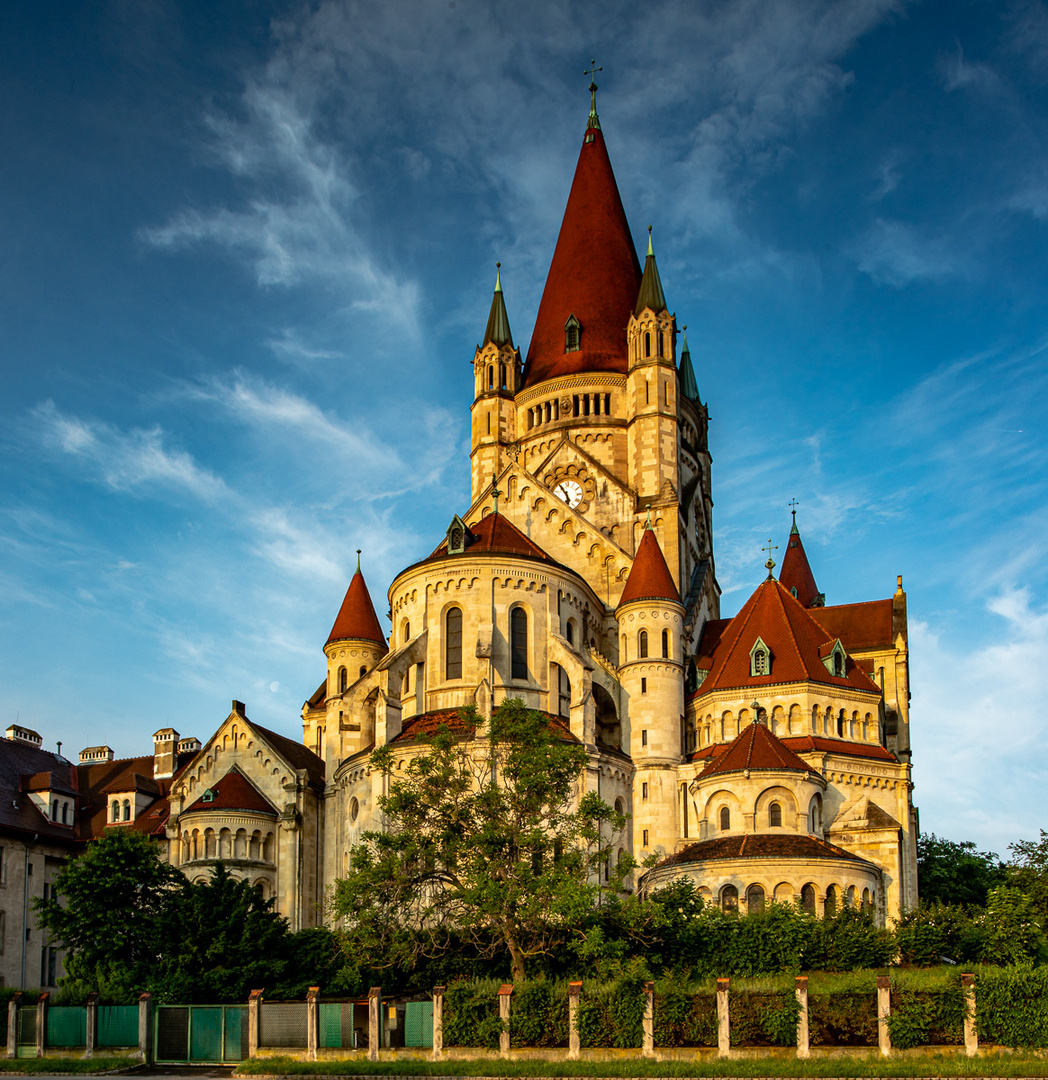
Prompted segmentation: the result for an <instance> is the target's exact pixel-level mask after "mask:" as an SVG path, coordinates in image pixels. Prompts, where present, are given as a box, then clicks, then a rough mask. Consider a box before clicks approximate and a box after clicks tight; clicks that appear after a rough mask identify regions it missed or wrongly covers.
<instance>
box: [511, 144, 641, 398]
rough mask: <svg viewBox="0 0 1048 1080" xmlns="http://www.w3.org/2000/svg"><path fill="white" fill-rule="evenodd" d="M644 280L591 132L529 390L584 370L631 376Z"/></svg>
mask: <svg viewBox="0 0 1048 1080" xmlns="http://www.w3.org/2000/svg"><path fill="white" fill-rule="evenodd" d="M640 281H641V270H640V262H639V261H638V259H637V251H636V249H635V248H634V246H633V238H632V237H631V236H630V230H629V224H628V223H627V221H626V212H625V211H624V210H623V208H622V199H621V198H620V197H619V189H618V186H617V185H616V183H615V174H614V173H613V172H612V169H611V161H610V159H609V158H608V151H607V148H606V147H605V145H604V135H603V133H602V132H601V131H600V130H599V129H597V128H590V129H588V130H587V131H586V140H585V141H584V142H583V144H582V149H581V151H580V152H579V162H578V165H577V166H576V169H575V178H574V180H572V182H571V193H570V194H569V195H568V205H567V207H566V209H565V210H564V220H563V221H562V222H561V226H560V235H559V236H558V237H557V246H556V249H555V250H554V252H553V261H552V262H551V264H550V268H549V273H548V274H547V275H546V287H545V289H544V290H543V293H542V300H541V301H540V303H539V310H538V314H537V315H536V317H535V331H534V333H533V334H532V338H531V345H530V347H529V349H528V356H527V360H526V362H525V364H524V383H523V385H524V386H534V385H535V384H536V383H540V382H544V381H545V380H546V379H553V378H556V377H557V376H559V375H574V374H577V373H579V372H583V371H617V372H622V373H623V374H625V372H626V367H627V356H626V326H627V324H628V323H629V320H630V316H631V315H632V313H633V307H634V304H635V303H636V302H637V295H638V293H639V290H640ZM571 315H574V316H575V318H576V319H578V321H579V323H580V325H581V332H580V334H579V349H578V350H577V351H576V352H565V351H564V343H565V341H564V326H565V323H566V322H567V321H568V318H569V316H571Z"/></svg>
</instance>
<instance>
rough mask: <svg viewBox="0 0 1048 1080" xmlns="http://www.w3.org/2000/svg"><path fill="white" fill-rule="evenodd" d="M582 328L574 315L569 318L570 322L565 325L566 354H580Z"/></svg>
mask: <svg viewBox="0 0 1048 1080" xmlns="http://www.w3.org/2000/svg"><path fill="white" fill-rule="evenodd" d="M581 329H582V327H581V326H580V324H579V320H578V319H576V318H575V316H574V315H569V316H568V321H567V322H566V323H565V324H564V351H565V352H578V351H579V337H580V331H581Z"/></svg>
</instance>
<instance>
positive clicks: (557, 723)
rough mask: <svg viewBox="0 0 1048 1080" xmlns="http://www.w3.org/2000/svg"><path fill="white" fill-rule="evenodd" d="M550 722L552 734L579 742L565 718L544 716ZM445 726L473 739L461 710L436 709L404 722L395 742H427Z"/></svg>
mask: <svg viewBox="0 0 1048 1080" xmlns="http://www.w3.org/2000/svg"><path fill="white" fill-rule="evenodd" d="M540 711H541V710H540ZM543 715H544V716H545V717H546V719H547V721H548V722H549V729H550V732H551V733H552V734H554V735H556V736H558V737H559V738H560V739H562V740H563V741H564V742H578V741H579V740H578V739H577V738H576V737H575V736H574V735H573V734H572V733H571V728H569V727H568V725H567V723H566V722H565V720H564V718H563V717H561V716H553V715H552V714H551V713H544V714H543ZM442 726H445V727H447V729H448V730H449V731H450V732H451V734H452V735H460V736H462V737H463V738H467V739H469V738H472V737H473V728H472V727H470V726H469V725H467V724H466V723H465V722H464V721H463V719H462V716H461V710H460V709H436V710H434V711H433V712H426V713H420V714H419V715H418V716H412V717H409V718H408V719H407V720H405V721H404V727H403V729H402V730H401V732H400V734H399V735H398V736H397V737H396V738H395V739H393V740H392V741H393V742H414V741H416V740H420V741H423V742H425V741H426V740H428V739H430V738H432V737H433V736H434V735H436V733H437V731H438V730H439V729H440V728H441V727H442Z"/></svg>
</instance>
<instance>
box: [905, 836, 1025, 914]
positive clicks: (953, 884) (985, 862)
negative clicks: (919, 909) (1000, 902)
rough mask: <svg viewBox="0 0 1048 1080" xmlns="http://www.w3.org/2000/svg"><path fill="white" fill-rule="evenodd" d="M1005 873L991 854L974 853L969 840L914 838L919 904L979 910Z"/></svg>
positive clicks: (995, 856)
mask: <svg viewBox="0 0 1048 1080" xmlns="http://www.w3.org/2000/svg"><path fill="white" fill-rule="evenodd" d="M1006 878H1007V870H1006V868H1005V867H1004V865H1003V864H1002V862H1001V860H1000V858H999V857H998V856H997V855H996V854H994V852H992V851H977V850H976V847H975V844H974V843H973V842H972V841H971V840H961V841H959V842H958V841H956V840H946V839H943V838H942V837H938V836H936V835H935V833H923V834H922V835H921V836H919V837H918V838H917V883H918V888H919V889H920V897H921V903H922V904H968V905H974V906H977V907H983V906H985V904H986V898H987V896H988V895H989V892H990V890H991V889H993V888H995V887H996V886H998V885H1003V884H1004V882H1005V880H1006Z"/></svg>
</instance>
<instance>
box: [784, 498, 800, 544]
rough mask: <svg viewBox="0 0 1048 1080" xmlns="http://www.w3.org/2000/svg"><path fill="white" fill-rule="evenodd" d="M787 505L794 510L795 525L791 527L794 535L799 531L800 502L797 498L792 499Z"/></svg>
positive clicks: (791, 532)
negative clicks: (798, 508)
mask: <svg viewBox="0 0 1048 1080" xmlns="http://www.w3.org/2000/svg"><path fill="white" fill-rule="evenodd" d="M786 505H787V506H788V507H789V508H790V509H791V511H792V512H793V526H792V527H791V529H790V534H791V535H793V534H794V533H796V532H797V507H798V506H800V503H799V502H797V500H796V499H790V501H789V502H788V503H787V504H786Z"/></svg>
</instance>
